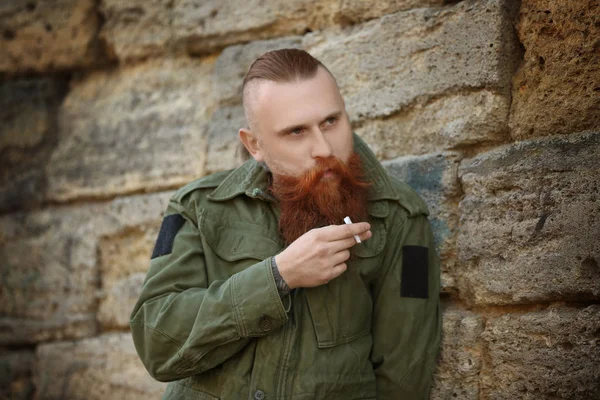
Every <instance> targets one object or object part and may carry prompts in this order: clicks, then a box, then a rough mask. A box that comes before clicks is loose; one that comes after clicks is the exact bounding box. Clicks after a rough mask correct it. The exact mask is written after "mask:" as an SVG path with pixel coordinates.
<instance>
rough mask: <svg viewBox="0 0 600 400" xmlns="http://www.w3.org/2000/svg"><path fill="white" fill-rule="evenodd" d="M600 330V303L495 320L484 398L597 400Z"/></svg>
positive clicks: (490, 327)
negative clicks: (599, 336) (599, 337)
mask: <svg viewBox="0 0 600 400" xmlns="http://www.w3.org/2000/svg"><path fill="white" fill-rule="evenodd" d="M599 330H600V306H598V305H592V306H589V307H586V308H581V309H579V308H577V309H575V308H558V307H557V308H549V309H546V310H541V311H532V312H528V313H525V314H521V315H511V314H509V315H504V316H501V317H498V318H492V319H489V320H488V322H487V325H486V328H485V332H484V333H483V335H482V337H483V339H484V340H485V342H486V346H487V347H488V349H489V350H488V352H489V354H488V357H487V360H488V361H487V362H486V363H485V364H484V366H483V368H482V371H481V392H480V396H481V398H486V399H498V400H501V399H507V400H508V399H510V400H512V399H574V400H577V399H582V400H583V399H597V398H598V397H599V396H600V369H598V365H600V343H599V342H598V332H599Z"/></svg>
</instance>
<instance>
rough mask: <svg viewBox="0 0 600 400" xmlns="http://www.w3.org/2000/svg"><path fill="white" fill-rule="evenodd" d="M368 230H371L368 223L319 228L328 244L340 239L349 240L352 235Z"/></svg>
mask: <svg viewBox="0 0 600 400" xmlns="http://www.w3.org/2000/svg"><path fill="white" fill-rule="evenodd" d="M369 229H371V225H370V224H369V223H368V222H357V223H355V224H343V225H329V226H326V227H324V228H321V230H322V233H323V235H324V237H325V238H326V239H327V240H328V241H330V242H332V241H335V240H340V239H346V238H351V237H354V235H361V234H363V233H364V232H366V231H368V230H369Z"/></svg>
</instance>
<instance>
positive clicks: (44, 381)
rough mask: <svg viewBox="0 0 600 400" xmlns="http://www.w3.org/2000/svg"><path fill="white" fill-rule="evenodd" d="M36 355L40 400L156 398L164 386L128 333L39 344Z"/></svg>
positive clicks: (35, 376)
mask: <svg viewBox="0 0 600 400" xmlns="http://www.w3.org/2000/svg"><path fill="white" fill-rule="evenodd" d="M37 358H38V360H39V361H38V368H37V369H36V371H35V375H34V379H35V383H36V386H37V388H38V397H39V398H40V399H48V400H50V399H57V400H58V399H90V400H93V399H107V398H112V399H123V400H129V399H150V398H151V399H157V398H160V397H161V396H162V394H163V393H164V390H165V387H166V384H165V383H161V382H158V381H155V380H154V379H152V378H151V377H150V375H149V374H148V373H147V372H146V370H145V369H144V367H143V365H142V363H141V361H140V359H139V357H138V355H137V353H136V352H135V348H134V346H133V341H132V339H131V334H129V333H111V334H105V335H102V336H98V337H95V338H91V339H85V340H81V341H78V342H62V343H50V344H43V345H40V346H39V347H38V349H37Z"/></svg>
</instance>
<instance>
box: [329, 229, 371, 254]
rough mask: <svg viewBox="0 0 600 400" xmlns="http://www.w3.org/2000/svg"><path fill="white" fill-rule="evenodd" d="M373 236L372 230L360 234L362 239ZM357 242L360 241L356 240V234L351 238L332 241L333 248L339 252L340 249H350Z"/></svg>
mask: <svg viewBox="0 0 600 400" xmlns="http://www.w3.org/2000/svg"><path fill="white" fill-rule="evenodd" d="M371 236H373V234H372V232H371V230H368V231H366V232H363V233H361V234H360V235H359V237H360V240H361V241H365V240H368V239H370V238H371ZM355 244H358V243H357V242H356V239H354V236H352V237H351V238H345V239H340V240H336V241H334V242H331V249H332V251H333V252H338V251H340V250H345V249H349V248H350V247H352V246H354V245H355Z"/></svg>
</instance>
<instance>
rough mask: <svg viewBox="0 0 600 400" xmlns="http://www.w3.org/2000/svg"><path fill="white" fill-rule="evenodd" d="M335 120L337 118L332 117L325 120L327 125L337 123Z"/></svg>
mask: <svg viewBox="0 0 600 400" xmlns="http://www.w3.org/2000/svg"><path fill="white" fill-rule="evenodd" d="M335 121H337V118H335V117H331V118H327V120H326V121H325V122H326V123H327V125H333V124H335Z"/></svg>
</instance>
